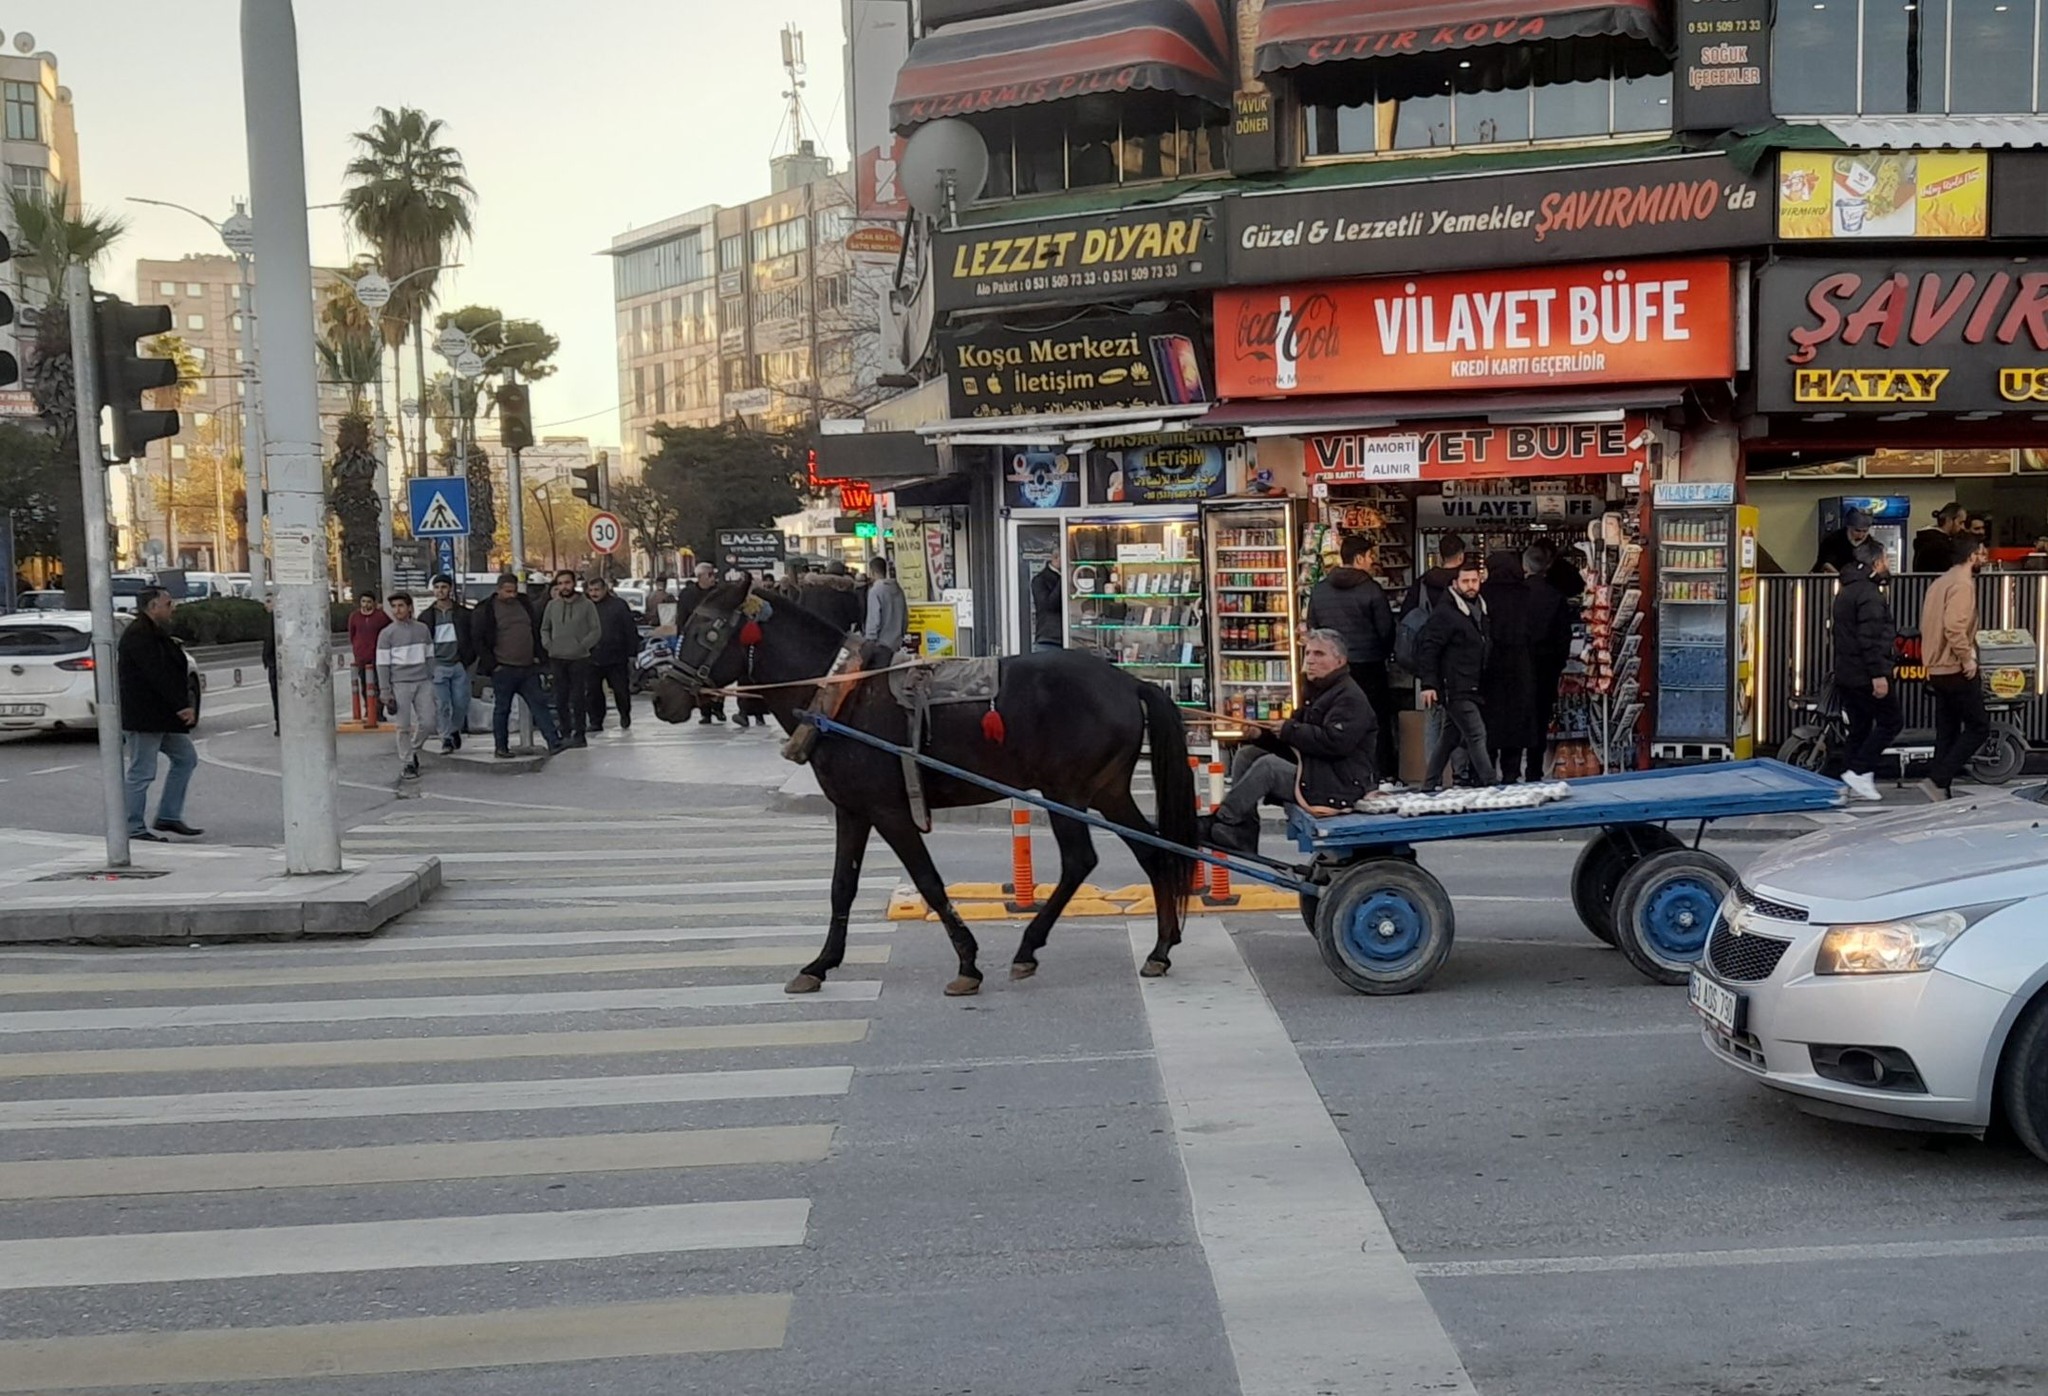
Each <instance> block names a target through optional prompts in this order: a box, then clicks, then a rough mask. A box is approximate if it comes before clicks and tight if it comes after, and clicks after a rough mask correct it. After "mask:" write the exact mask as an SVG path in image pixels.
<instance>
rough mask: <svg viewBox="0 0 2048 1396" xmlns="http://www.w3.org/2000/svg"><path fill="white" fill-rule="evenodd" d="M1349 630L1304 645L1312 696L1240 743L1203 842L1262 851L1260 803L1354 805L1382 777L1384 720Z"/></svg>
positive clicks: (1319, 634)
mask: <svg viewBox="0 0 2048 1396" xmlns="http://www.w3.org/2000/svg"><path fill="white" fill-rule="evenodd" d="M1347 656H1348V651H1347V650H1346V649H1345V646H1344V637H1343V636H1341V635H1339V634H1338V633H1337V632H1336V631H1334V630H1311V631H1310V632H1309V635H1308V640H1307V641H1306V642H1305V643H1304V644H1303V646H1302V656H1301V667H1302V673H1303V674H1304V675H1305V677H1306V684H1305V692H1306V697H1307V701H1306V702H1304V703H1303V704H1302V705H1301V707H1299V708H1298V709H1296V710H1295V713H1294V716H1293V717H1291V718H1289V719H1288V720H1287V721H1285V722H1283V723H1281V724H1280V725H1279V726H1277V727H1274V728H1271V729H1269V730H1268V732H1267V734H1266V735H1264V736H1262V737H1261V738H1260V740H1259V741H1258V742H1256V743H1253V742H1247V743H1245V744H1244V745H1243V746H1240V747H1239V748H1238V749H1237V755H1236V757H1235V758H1233V759H1232V761H1231V771H1230V776H1231V780H1230V793H1229V794H1228V795H1225V796H1224V797H1223V803H1222V804H1221V805H1219V806H1217V809H1216V813H1215V815H1214V816H1213V817H1209V816H1205V817H1204V820H1203V825H1202V835H1201V839H1202V842H1204V843H1208V844H1212V845H1214V846H1215V847H1217V848H1224V849H1230V850H1232V851H1234V852H1238V853H1256V852H1258V851H1259V806H1260V805H1262V804H1275V805H1282V806H1286V805H1292V804H1297V803H1299V804H1303V805H1307V806H1309V807H1311V808H1315V809H1333V810H1342V811H1347V812H1348V811H1349V810H1350V809H1351V808H1352V807H1353V806H1355V805H1356V804H1357V803H1358V802H1359V801H1360V800H1361V799H1363V798H1365V797H1366V796H1367V795H1369V794H1371V793H1372V792H1373V791H1374V790H1375V789H1376V788H1377V787H1378V784H1379V775H1378V769H1377V767H1375V766H1374V764H1373V748H1374V745H1375V738H1376V736H1377V734H1378V727H1379V724H1378V722H1377V721H1376V720H1375V719H1374V717H1373V711H1372V704H1371V703H1369V702H1367V701H1366V697H1365V691H1364V690H1363V689H1361V688H1360V687H1359V686H1358V683H1357V681H1356V680H1355V679H1353V678H1352V677H1351V674H1350V672H1349V671H1348V668H1347V664H1346V660H1347Z"/></svg>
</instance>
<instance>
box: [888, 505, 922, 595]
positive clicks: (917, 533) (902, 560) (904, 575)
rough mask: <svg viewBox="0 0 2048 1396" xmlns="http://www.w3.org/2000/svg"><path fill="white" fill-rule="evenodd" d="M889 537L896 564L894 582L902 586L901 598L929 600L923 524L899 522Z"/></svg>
mask: <svg viewBox="0 0 2048 1396" xmlns="http://www.w3.org/2000/svg"><path fill="white" fill-rule="evenodd" d="M889 537H890V542H891V543H892V544H893V545H894V546H892V547H891V548H890V553H891V555H892V557H893V560H894V562H895V566H896V584H897V585H898V586H900V587H902V588H903V599H904V600H905V601H929V600H931V598H932V583H931V574H930V572H929V571H927V570H926V567H925V556H924V525H922V524H914V523H911V524H906V523H901V522H899V523H898V524H897V525H896V527H895V528H894V529H893V530H892V531H891V533H890V535H889Z"/></svg>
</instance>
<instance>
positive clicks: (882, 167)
mask: <svg viewBox="0 0 2048 1396" xmlns="http://www.w3.org/2000/svg"><path fill="white" fill-rule="evenodd" d="M846 25H847V59H848V66H849V68H850V69H851V74H850V76H851V91H852V98H851V101H850V103H849V105H850V106H851V108H852V111H853V132H852V134H853V201H854V208H855V210H856V211H857V212H858V213H859V215H860V216H861V217H862V218H872V219H876V220H878V221H888V222H901V221H902V220H903V219H905V218H907V217H909V216H910V199H909V196H908V195H906V194H905V193H904V191H903V185H902V184H901V182H900V181H899V180H898V179H897V174H896V169H897V163H898V162H899V161H900V160H901V159H902V158H903V147H904V144H905V141H904V138H903V137H902V136H899V135H897V134H896V132H895V131H893V130H892V129H890V126H889V95H890V93H891V92H893V91H894V90H895V87H896V74H897V73H898V71H900V70H901V69H902V67H903V60H904V59H906V58H908V57H909V56H910V3H909V0H847V8H846ZM899 245H900V243H899Z"/></svg>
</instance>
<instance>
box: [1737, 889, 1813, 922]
mask: <svg viewBox="0 0 2048 1396" xmlns="http://www.w3.org/2000/svg"><path fill="white" fill-rule="evenodd" d="M1735 900H1736V901H1738V902H1740V903H1741V904H1742V905H1743V906H1745V907H1747V908H1748V909H1749V910H1751V911H1753V912H1755V913H1756V914H1757V915H1759V916H1763V917H1768V918H1769V919H1770V920H1773V921H1793V922H1798V923H1800V924H1804V923H1805V921H1806V908H1805V907H1803V906H1792V905H1790V904H1789V903H1786V902H1774V901H1772V900H1771V899H1770V898H1769V897H1759V896H1758V895H1757V894H1756V893H1754V892H1752V891H1750V890H1749V889H1748V888H1747V887H1745V886H1743V885H1742V884H1741V883H1739V882H1738V883H1736V884H1735Z"/></svg>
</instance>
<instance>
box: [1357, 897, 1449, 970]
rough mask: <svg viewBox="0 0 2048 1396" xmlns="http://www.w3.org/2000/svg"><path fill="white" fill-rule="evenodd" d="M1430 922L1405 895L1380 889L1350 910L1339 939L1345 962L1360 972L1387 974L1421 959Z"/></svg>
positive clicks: (1427, 940) (1427, 939)
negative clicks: (1346, 960) (1358, 968)
mask: <svg viewBox="0 0 2048 1396" xmlns="http://www.w3.org/2000/svg"><path fill="white" fill-rule="evenodd" d="M1429 938H1430V935H1429V920H1428V917H1427V915H1426V914H1425V913H1424V912H1423V910H1422V908H1420V907H1418V906H1416V905H1415V903H1414V902H1412V901H1410V900H1409V899H1408V898H1407V897H1406V896H1405V895H1403V894H1402V893H1400V892H1396V891H1393V890H1391V889H1387V888H1382V889H1380V890H1378V891H1375V892H1374V893H1372V895H1370V896H1368V897H1366V898H1365V899H1364V900H1362V901H1361V902H1359V904H1358V905H1357V906H1355V907H1353V908H1352V909H1351V914H1350V915H1349V916H1348V917H1346V918H1345V920H1344V925H1343V928H1342V934H1341V935H1340V936H1339V937H1338V940H1339V943H1340V944H1342V946H1343V948H1344V955H1345V958H1346V959H1348V960H1350V961H1351V962H1352V963H1353V964H1355V965H1357V966H1359V967H1360V968H1361V969H1366V970H1372V971H1374V972H1377V973H1386V972H1387V971H1390V970H1398V969H1400V968H1402V967H1403V966H1405V965H1406V964H1407V963H1408V962H1410V961H1412V960H1414V959H1416V958H1417V957H1418V956H1420V955H1421V953H1422V952H1423V950H1424V949H1425V948H1426V946H1427V945H1428V942H1429Z"/></svg>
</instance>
